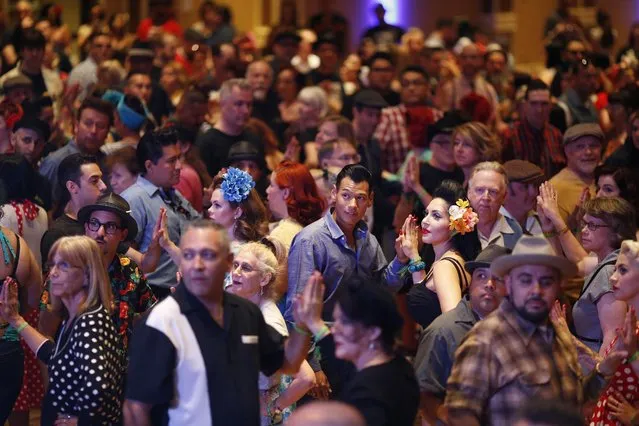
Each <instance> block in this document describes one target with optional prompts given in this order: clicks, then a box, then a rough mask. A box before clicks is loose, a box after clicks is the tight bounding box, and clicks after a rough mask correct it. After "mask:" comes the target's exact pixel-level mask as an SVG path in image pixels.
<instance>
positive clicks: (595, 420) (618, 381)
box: [588, 327, 639, 426]
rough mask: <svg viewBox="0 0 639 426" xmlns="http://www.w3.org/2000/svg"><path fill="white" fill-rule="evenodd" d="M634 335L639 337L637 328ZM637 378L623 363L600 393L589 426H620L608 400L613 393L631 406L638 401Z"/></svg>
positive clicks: (638, 384) (638, 379)
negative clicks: (619, 394) (611, 412)
mask: <svg viewBox="0 0 639 426" xmlns="http://www.w3.org/2000/svg"><path fill="white" fill-rule="evenodd" d="M636 333H637V334H638V335H639V327H637V330H636ZM616 341H617V339H616V338H615V339H614V340H613V341H612V342H611V343H610V346H609V347H608V349H606V355H607V354H608V352H610V350H611V348H612V347H613V345H614V344H615V342H616ZM638 387H639V377H637V375H636V374H635V372H634V370H633V369H632V368H631V367H630V364H626V363H623V364H621V365H620V366H619V368H617V371H616V372H615V374H614V376H613V378H612V379H610V382H609V383H608V386H607V387H606V390H605V391H604V392H602V394H601V396H600V397H599V400H598V401H597V405H596V406H595V409H594V411H593V413H592V417H591V418H590V422H589V423H588V424H589V426H622V425H623V423H621V422H620V421H618V420H617V419H615V418H614V417H613V416H612V415H611V414H610V410H609V409H608V398H609V397H610V396H611V395H613V394H614V392H619V393H621V394H622V395H623V396H624V397H625V398H626V400H627V401H628V402H629V403H630V404H631V405H634V403H635V402H636V401H637V400H639V389H638Z"/></svg>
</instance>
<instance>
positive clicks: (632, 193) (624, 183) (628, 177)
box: [595, 165, 639, 225]
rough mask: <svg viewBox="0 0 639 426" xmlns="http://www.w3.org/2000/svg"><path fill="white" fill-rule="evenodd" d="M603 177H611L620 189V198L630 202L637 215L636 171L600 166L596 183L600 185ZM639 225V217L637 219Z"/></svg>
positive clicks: (638, 202) (638, 182)
mask: <svg viewBox="0 0 639 426" xmlns="http://www.w3.org/2000/svg"><path fill="white" fill-rule="evenodd" d="M602 176H610V177H612V180H614V181H615V184H616V185H617V188H619V197H621V198H623V199H624V200H626V201H627V202H629V203H630V204H631V205H632V207H633V208H634V209H635V213H636V212H638V211H639V175H638V174H637V172H635V171H634V170H631V169H629V168H627V167H613V166H606V165H602V166H598V167H597V168H596V169H595V183H597V184H598V183H599V178H600V177H602ZM637 221H638V222H637V225H639V217H638V218H637Z"/></svg>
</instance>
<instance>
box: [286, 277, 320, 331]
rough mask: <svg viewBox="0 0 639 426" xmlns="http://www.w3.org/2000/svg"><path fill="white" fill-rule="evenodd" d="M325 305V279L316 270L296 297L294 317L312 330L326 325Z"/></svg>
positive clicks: (298, 322) (297, 322) (300, 324)
mask: <svg viewBox="0 0 639 426" xmlns="http://www.w3.org/2000/svg"><path fill="white" fill-rule="evenodd" d="M323 306H324V279H323V278H322V274H321V273H319V272H318V271H315V272H313V273H312V274H311V276H310V277H309V278H308V280H307V281H306V286H305V287H304V290H303V291H302V292H301V293H300V294H299V295H298V296H297V297H296V299H295V302H294V306H293V318H294V319H295V323H296V324H297V325H298V326H300V327H305V328H307V329H309V330H311V331H312V332H315V331H316V330H319V329H320V328H322V326H324V321H323V320H322V308H323Z"/></svg>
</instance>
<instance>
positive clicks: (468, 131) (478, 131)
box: [451, 121, 501, 162]
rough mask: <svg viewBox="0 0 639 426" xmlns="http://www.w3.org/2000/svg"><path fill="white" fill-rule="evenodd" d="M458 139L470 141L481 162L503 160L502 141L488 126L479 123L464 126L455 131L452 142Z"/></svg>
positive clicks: (472, 122) (473, 122)
mask: <svg viewBox="0 0 639 426" xmlns="http://www.w3.org/2000/svg"><path fill="white" fill-rule="evenodd" d="M457 137H463V138H466V139H470V140H471V141H473V143H474V144H475V149H476V150H477V153H478V154H479V161H480V162H481V161H499V160H500V159H501V141H500V140H499V138H498V137H497V136H496V135H495V134H494V133H493V132H491V131H490V129H489V128H488V126H486V125H485V124H483V123H480V122H479V121H471V122H470V123H466V124H462V125H461V126H458V127H456V128H455V130H454V131H453V135H452V138H451V140H452V141H453V143H454V141H455V139H457Z"/></svg>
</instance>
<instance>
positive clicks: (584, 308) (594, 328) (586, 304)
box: [572, 250, 619, 352]
mask: <svg viewBox="0 0 639 426" xmlns="http://www.w3.org/2000/svg"><path fill="white" fill-rule="evenodd" d="M617 256H619V250H615V251H613V252H612V253H610V254H609V255H608V256H606V257H605V258H604V259H603V260H602V261H601V262H600V263H599V264H598V265H597V266H596V267H595V269H593V271H592V272H591V273H590V274H588V275H587V276H586V278H584V288H583V289H582V293H581V295H580V296H579V299H577V302H575V305H574V306H573V308H572V318H573V321H574V323H575V331H576V332H577V338H578V339H579V340H580V341H581V342H583V343H584V344H585V345H586V346H588V347H589V348H590V349H592V350H593V351H595V352H599V348H600V347H601V344H602V343H603V331H602V330H601V324H600V322H599V311H597V303H598V302H599V299H601V297H602V296H603V295H604V294H607V293H611V292H612V287H611V286H610V277H611V276H612V274H613V272H614V270H615V262H616V261H617ZM606 264H608V265H606ZM604 265H605V266H604ZM600 267H601V268H600Z"/></svg>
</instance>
